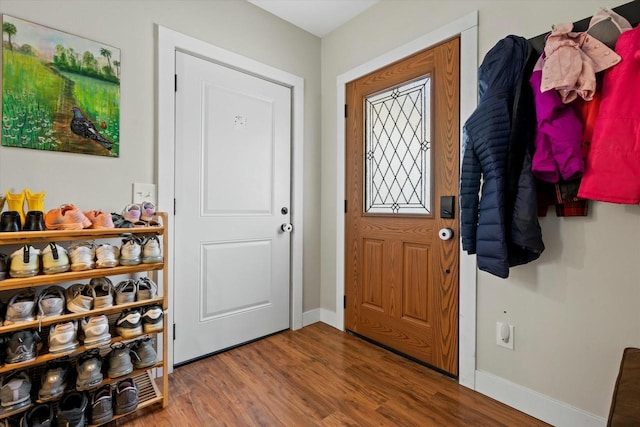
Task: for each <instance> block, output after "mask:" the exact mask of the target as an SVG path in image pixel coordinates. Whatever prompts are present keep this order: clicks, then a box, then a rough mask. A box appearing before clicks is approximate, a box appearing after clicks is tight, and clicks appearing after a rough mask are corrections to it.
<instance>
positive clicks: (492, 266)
mask: <svg viewBox="0 0 640 427" xmlns="http://www.w3.org/2000/svg"><path fill="white" fill-rule="evenodd" d="M529 53H530V46H529V44H528V41H527V40H526V39H524V38H522V37H518V36H507V37H505V38H504V39H502V40H500V41H499V42H498V43H497V44H496V45H495V46H494V47H493V48H492V49H491V50H490V51H489V52H488V53H487V55H486V56H485V58H484V60H483V61H482V65H481V66H480V69H479V70H478V84H479V95H480V98H479V102H478V107H477V108H476V110H475V111H474V112H473V114H471V116H470V117H469V119H468V120H467V122H466V123H465V125H464V134H463V138H464V148H463V160H462V173H461V176H460V209H461V215H460V218H461V235H462V248H463V249H464V250H466V251H467V252H468V253H470V254H474V253H477V255H478V268H479V269H480V270H483V271H487V272H489V273H491V274H494V275H496V276H498V277H503V278H505V277H508V276H509V245H510V228H511V227H510V226H511V224H510V223H511V221H510V218H511V214H512V212H511V211H510V210H511V209H512V208H513V207H512V205H511V203H509V204H507V203H506V201H505V200H506V197H505V196H506V191H507V187H508V186H507V180H508V178H507V163H508V161H507V159H508V156H509V143H510V135H511V130H512V129H511V124H512V116H513V98H514V94H515V92H516V88H517V87H518V84H519V82H521V81H522V80H521V73H522V72H523V68H524V66H525V64H526V62H527V59H528V55H529ZM524 151H525V150H522V153H523V154H524ZM523 157H524V156H523ZM520 159H522V157H520ZM510 173H511V175H512V176H518V175H519V174H517V173H516V174H514V173H513V172H510ZM481 177H482V180H483V183H482V197H481V198H480V199H479V191H480V179H481ZM516 186H517V184H516ZM534 193H535V192H534ZM512 196H513V195H512ZM533 203H534V204H535V199H534V200H533ZM508 205H511V206H508ZM538 230H539V228H538Z"/></svg>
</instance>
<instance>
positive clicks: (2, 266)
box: [0, 253, 9, 280]
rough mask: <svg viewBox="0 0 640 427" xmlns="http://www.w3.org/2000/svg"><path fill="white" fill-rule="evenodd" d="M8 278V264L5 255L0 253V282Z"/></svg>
mask: <svg viewBox="0 0 640 427" xmlns="http://www.w3.org/2000/svg"><path fill="white" fill-rule="evenodd" d="M8 276H9V263H8V262H7V255H6V254H2V253H0V280H4V279H6V278H7V277H8Z"/></svg>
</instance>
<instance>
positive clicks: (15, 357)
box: [5, 329, 40, 364]
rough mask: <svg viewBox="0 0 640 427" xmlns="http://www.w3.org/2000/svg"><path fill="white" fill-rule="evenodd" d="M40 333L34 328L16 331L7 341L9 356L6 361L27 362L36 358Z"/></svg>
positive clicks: (8, 362)
mask: <svg viewBox="0 0 640 427" xmlns="http://www.w3.org/2000/svg"><path fill="white" fill-rule="evenodd" d="M38 343H40V335H38V334H37V332H35V331H33V330H29V329H27V330H21V331H16V332H14V333H12V334H11V336H10V337H9V342H8V343H7V358H6V360H5V363H7V364H10V363H20V362H27V361H29V360H33V359H35V358H36V354H37V353H38Z"/></svg>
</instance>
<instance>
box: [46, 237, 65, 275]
mask: <svg viewBox="0 0 640 427" xmlns="http://www.w3.org/2000/svg"><path fill="white" fill-rule="evenodd" d="M68 270H69V257H68V256H67V250H66V249H65V248H63V247H62V246H60V245H58V244H56V243H49V244H48V245H47V247H46V248H44V249H43V250H42V272H43V273H44V274H55V273H63V272H65V271H68Z"/></svg>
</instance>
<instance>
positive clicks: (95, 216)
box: [84, 211, 115, 229]
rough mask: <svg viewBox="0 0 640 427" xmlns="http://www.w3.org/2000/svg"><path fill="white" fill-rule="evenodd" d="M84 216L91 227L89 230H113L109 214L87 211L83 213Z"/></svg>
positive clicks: (113, 226)
mask: <svg viewBox="0 0 640 427" xmlns="http://www.w3.org/2000/svg"><path fill="white" fill-rule="evenodd" d="M84 214H85V216H86V217H87V218H88V219H89V221H91V227H89V228H97V229H102V228H115V225H113V219H112V218H111V214H110V213H104V212H102V211H89V212H85V213H84Z"/></svg>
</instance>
